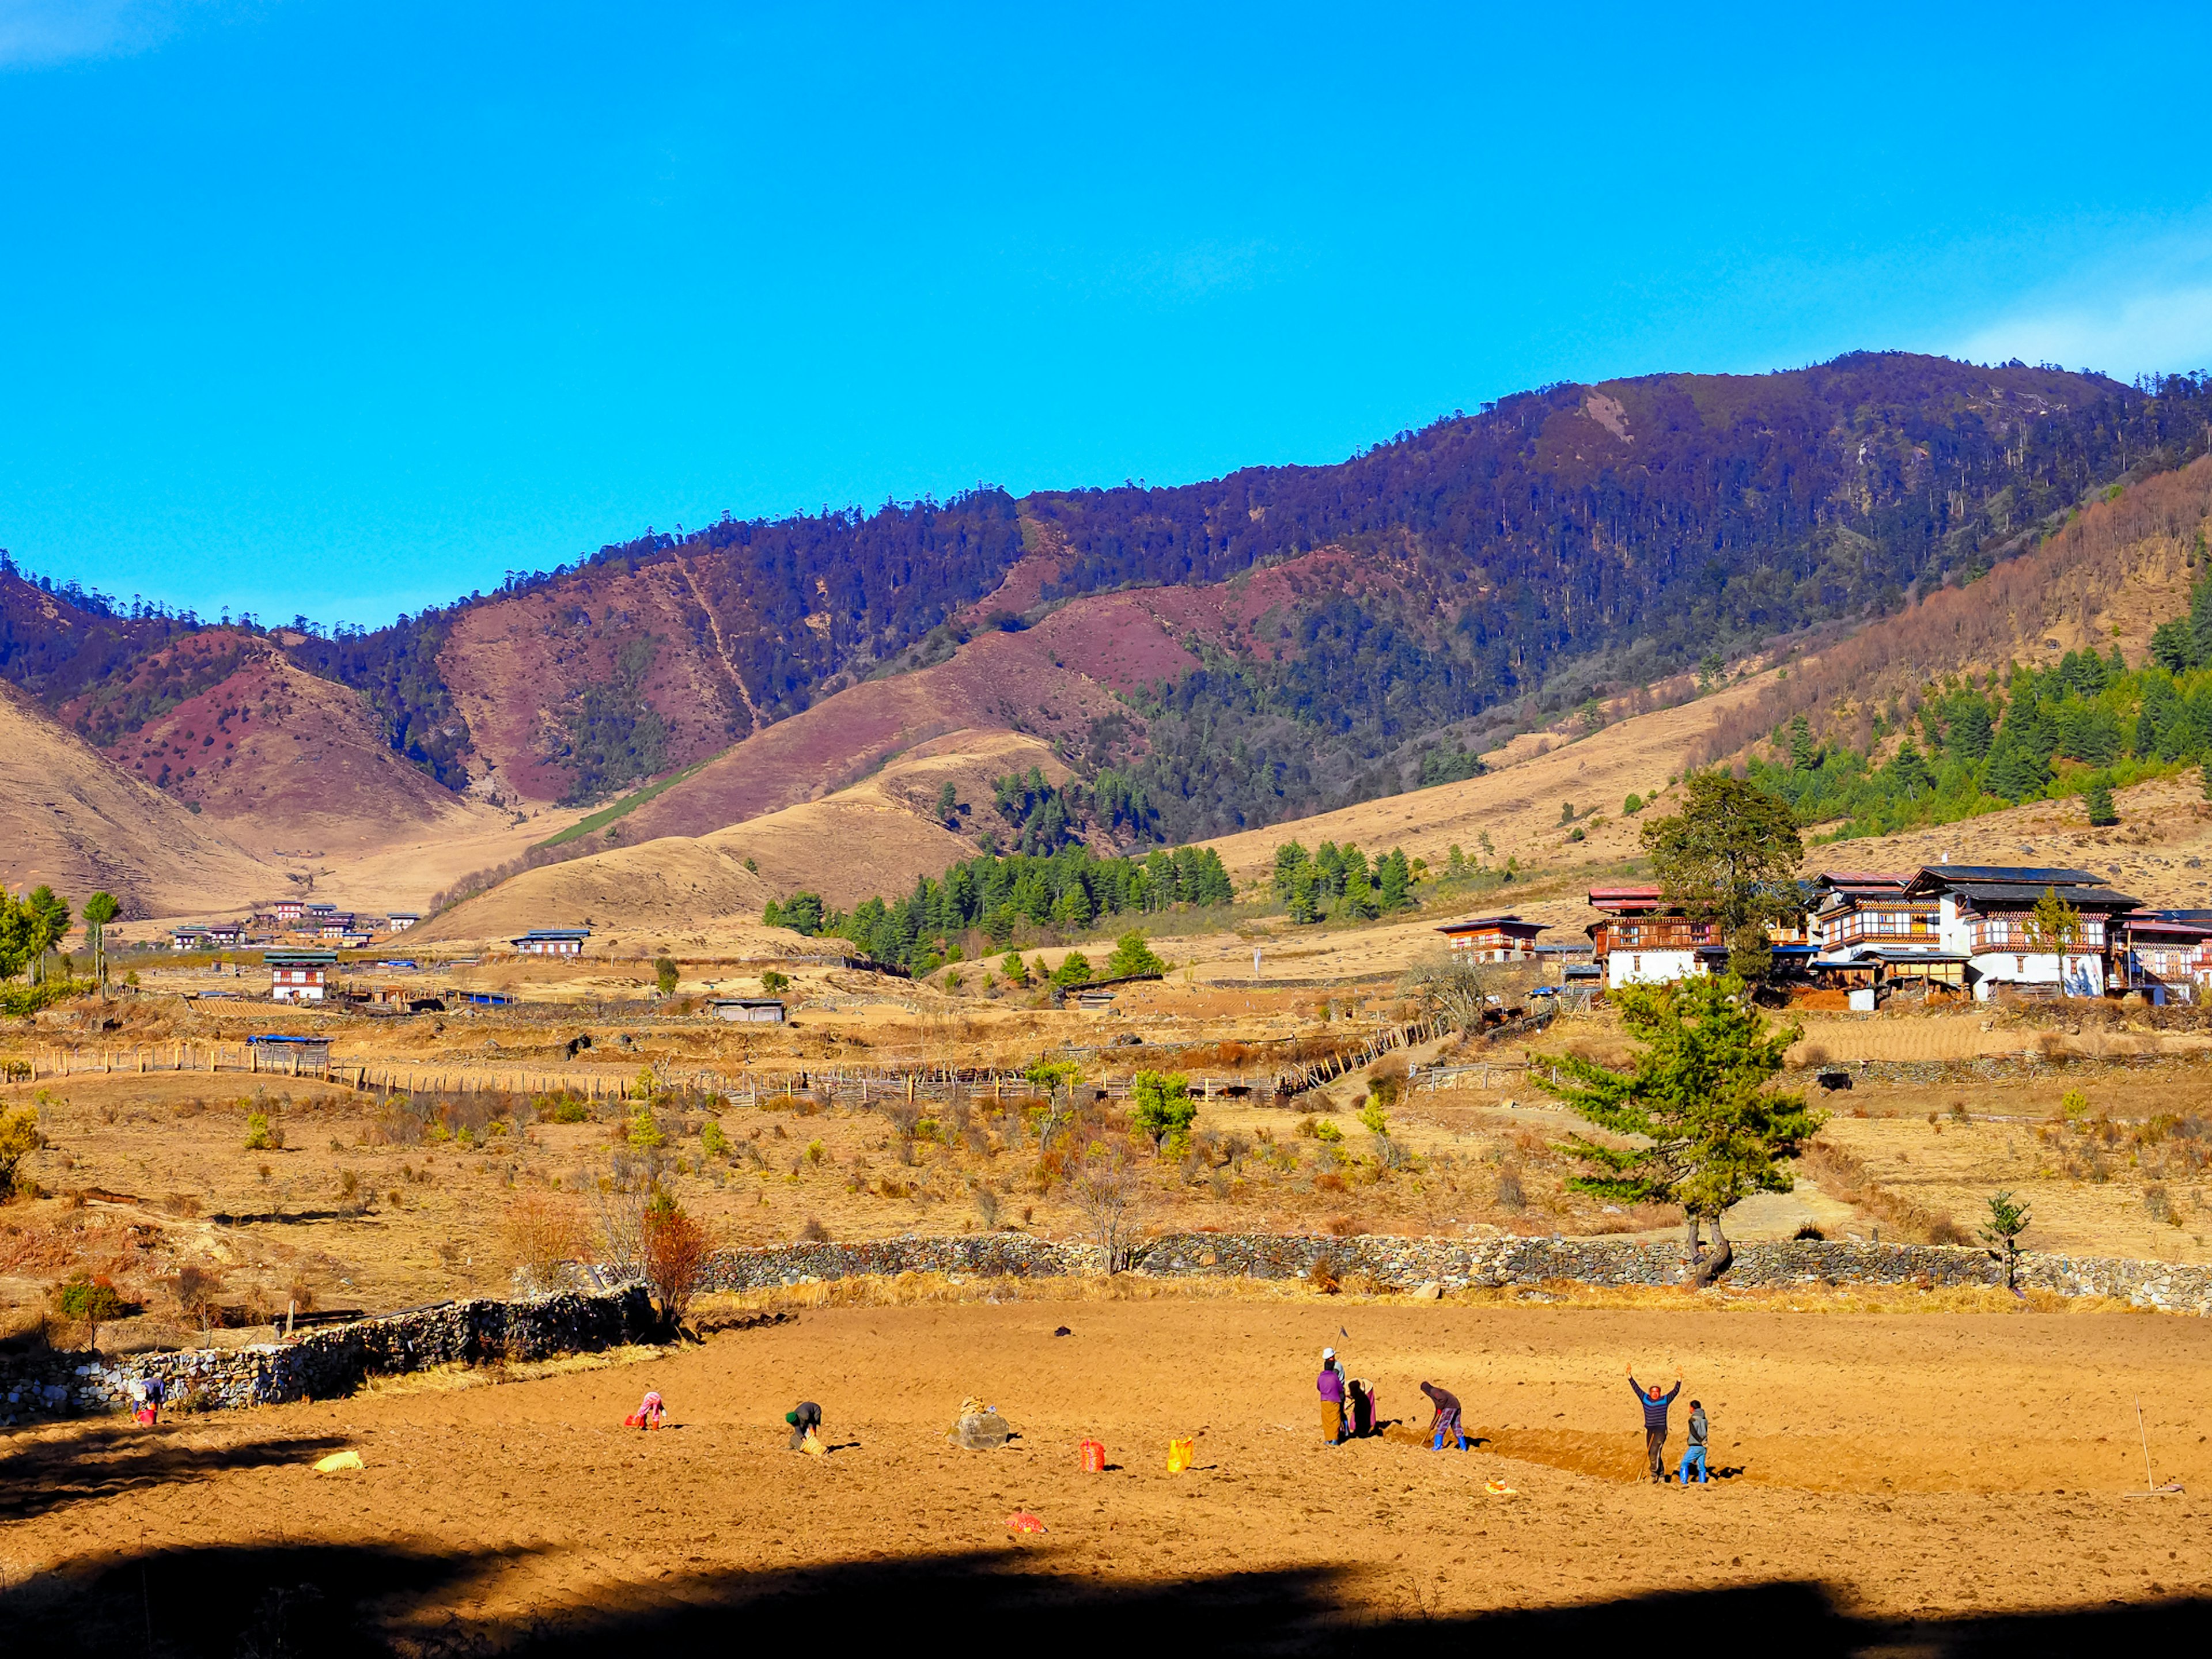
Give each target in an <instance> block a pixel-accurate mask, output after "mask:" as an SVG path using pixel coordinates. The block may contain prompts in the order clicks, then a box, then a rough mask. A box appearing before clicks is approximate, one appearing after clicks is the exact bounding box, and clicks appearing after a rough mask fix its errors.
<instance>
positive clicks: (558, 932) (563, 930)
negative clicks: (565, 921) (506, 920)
mask: <svg viewBox="0 0 2212 1659" xmlns="http://www.w3.org/2000/svg"><path fill="white" fill-rule="evenodd" d="M591 936H592V930H591V929H590V928H588V927H533V928H532V929H531V930H530V931H529V932H528V933H517V934H516V935H515V936H514V937H515V938H516V939H589V938H591Z"/></svg>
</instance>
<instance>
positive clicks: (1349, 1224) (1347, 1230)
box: [1322, 1215, 1365, 1238]
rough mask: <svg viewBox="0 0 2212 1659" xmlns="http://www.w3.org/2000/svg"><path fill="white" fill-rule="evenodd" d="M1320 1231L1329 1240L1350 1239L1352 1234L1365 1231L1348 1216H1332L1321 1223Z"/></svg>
mask: <svg viewBox="0 0 2212 1659" xmlns="http://www.w3.org/2000/svg"><path fill="white" fill-rule="evenodd" d="M1322 1231H1324V1232H1326V1233H1327V1234H1328V1236H1329V1237H1331V1238H1350V1237H1352V1235H1353V1234H1354V1233H1358V1232H1363V1231H1365V1229H1364V1228H1363V1227H1361V1226H1360V1225H1359V1224H1358V1222H1357V1221H1354V1220H1353V1219H1352V1218H1351V1217H1350V1216H1348V1215H1333V1216H1331V1217H1329V1218H1328V1220H1327V1221H1324V1222H1323V1223H1322Z"/></svg>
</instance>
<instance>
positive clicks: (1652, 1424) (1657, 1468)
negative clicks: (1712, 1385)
mask: <svg viewBox="0 0 2212 1659" xmlns="http://www.w3.org/2000/svg"><path fill="white" fill-rule="evenodd" d="M1628 1386H1629V1387H1630V1388H1632V1389H1635V1390H1636V1403H1637V1404H1638V1405H1639V1406H1641V1407H1644V1455H1645V1456H1646V1457H1648V1458H1649V1459H1650V1462H1651V1478H1652V1479H1653V1480H1656V1481H1657V1482H1658V1483H1659V1484H1660V1485H1661V1486H1665V1485H1666V1484H1667V1408H1668V1407H1669V1406H1671V1405H1673V1404H1674V1396H1675V1395H1678V1394H1680V1393H1681V1392H1682V1379H1681V1376H1680V1374H1677V1375H1676V1376H1675V1378H1674V1387H1673V1388H1671V1389H1668V1391H1667V1392H1666V1393H1665V1394H1663V1395H1662V1394H1661V1393H1660V1392H1659V1385H1658V1384H1657V1383H1653V1384H1652V1385H1651V1386H1650V1388H1648V1389H1647V1388H1645V1387H1644V1385H1643V1384H1642V1383H1638V1381H1637V1380H1636V1367H1635V1366H1633V1365H1631V1366H1630V1367H1629V1368H1628Z"/></svg>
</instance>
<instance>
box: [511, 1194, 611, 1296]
mask: <svg viewBox="0 0 2212 1659" xmlns="http://www.w3.org/2000/svg"><path fill="white" fill-rule="evenodd" d="M500 1237H501V1243H503V1244H504V1245H505V1247H506V1250H507V1262H508V1265H509V1266H510V1267H513V1269H514V1271H515V1273H516V1274H517V1275H518V1276H519V1277H520V1278H521V1279H524V1280H525V1281H526V1283H527V1284H528V1285H529V1286H530V1287H531V1289H532V1290H534V1291H550V1290H553V1289H555V1288H556V1287H557V1286H558V1285H560V1283H561V1279H562V1272H561V1270H562V1268H563V1267H566V1266H567V1265H568V1263H569V1262H571V1261H575V1260H576V1259H577V1258H578V1257H579V1256H580V1255H584V1254H585V1253H586V1251H587V1250H588V1249H590V1240H591V1229H590V1228H589V1226H588V1225H586V1220H585V1216H584V1206H582V1205H581V1204H579V1203H578V1202H577V1201H576V1200H574V1199H573V1198H569V1197H568V1196H566V1195H565V1194H560V1193H525V1194H521V1195H520V1197H518V1198H516V1199H515V1200H514V1201H513V1202H512V1203H511V1204H509V1205H508V1206H507V1213H506V1215H505V1216H504V1217H502V1218H501V1223H500Z"/></svg>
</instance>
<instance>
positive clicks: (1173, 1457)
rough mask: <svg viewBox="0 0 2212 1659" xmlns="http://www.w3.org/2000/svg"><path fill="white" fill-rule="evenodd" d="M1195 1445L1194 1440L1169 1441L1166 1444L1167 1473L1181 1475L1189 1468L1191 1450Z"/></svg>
mask: <svg viewBox="0 0 2212 1659" xmlns="http://www.w3.org/2000/svg"><path fill="white" fill-rule="evenodd" d="M1195 1444H1196V1442H1195V1441H1194V1440H1170V1441H1169V1442H1168V1473H1169V1474H1182V1472H1183V1471H1184V1470H1185V1469H1187V1468H1189V1467H1190V1464H1191V1458H1192V1455H1193V1451H1192V1448H1193V1447H1194V1445H1195Z"/></svg>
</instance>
